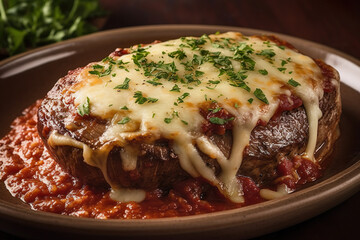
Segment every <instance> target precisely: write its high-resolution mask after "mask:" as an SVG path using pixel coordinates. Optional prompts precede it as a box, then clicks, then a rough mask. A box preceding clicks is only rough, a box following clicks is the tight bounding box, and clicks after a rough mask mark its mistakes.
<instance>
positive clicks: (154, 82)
mask: <svg viewBox="0 0 360 240" xmlns="http://www.w3.org/2000/svg"><path fill="white" fill-rule="evenodd" d="M146 82H147V83H150V84H151V85H154V86H158V85H163V84H162V83H161V82H158V81H153V80H148V81H146Z"/></svg>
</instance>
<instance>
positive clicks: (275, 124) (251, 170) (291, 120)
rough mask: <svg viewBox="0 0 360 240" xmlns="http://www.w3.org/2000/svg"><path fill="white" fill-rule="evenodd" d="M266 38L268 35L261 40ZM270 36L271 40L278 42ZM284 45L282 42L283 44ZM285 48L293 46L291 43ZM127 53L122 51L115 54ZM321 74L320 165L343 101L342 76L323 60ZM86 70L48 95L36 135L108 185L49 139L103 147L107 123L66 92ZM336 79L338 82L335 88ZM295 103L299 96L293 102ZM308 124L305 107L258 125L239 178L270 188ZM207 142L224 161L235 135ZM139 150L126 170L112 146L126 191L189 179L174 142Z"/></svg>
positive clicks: (301, 145)
mask: <svg viewBox="0 0 360 240" xmlns="http://www.w3.org/2000/svg"><path fill="white" fill-rule="evenodd" d="M262 38H264V37H262ZM274 39H275V38H274V37H271V38H270V37H269V40H271V41H274V42H275V43H276V41H275V40H274ZM281 44H282V45H284V42H283V41H282V42H281ZM287 46H291V45H289V44H287ZM119 52H122V54H123V53H124V52H125V53H126V51H123V50H121V51H120V50H118V51H116V52H115V53H113V55H114V54H115V55H116V54H119ZM315 62H316V64H317V65H318V66H319V67H320V69H321V70H322V73H323V86H324V95H323V97H322V99H320V103H319V104H320V109H321V111H322V117H321V119H320V120H319V125H318V137H317V144H316V153H315V156H316V159H317V161H318V162H321V160H322V159H324V158H326V157H327V156H328V155H329V154H330V153H331V149H332V145H333V144H334V141H335V140H336V138H337V135H338V133H337V125H338V123H339V119H340V113H341V103H340V96H339V88H338V87H334V86H336V84H337V85H339V74H338V73H337V71H336V70H335V69H333V68H332V67H331V66H329V65H327V64H325V63H324V62H323V61H321V60H315ZM81 70H82V68H78V69H75V70H73V71H69V72H68V75H66V76H65V77H63V78H61V79H60V80H59V81H58V82H57V83H56V84H55V86H54V87H53V89H52V90H51V91H50V92H49V93H48V94H47V96H46V97H45V99H44V100H43V102H42V105H41V107H40V108H39V111H38V131H39V135H40V136H41V138H42V139H43V141H44V143H45V145H46V147H47V148H48V149H49V151H50V153H51V154H52V156H53V157H54V158H55V160H56V161H57V162H58V163H59V164H60V165H61V166H62V167H63V168H64V169H65V170H66V171H68V172H69V173H70V174H71V175H73V176H76V177H77V178H79V179H80V180H82V181H83V182H84V183H87V184H90V185H95V186H102V187H108V185H107V182H106V181H105V178H104V176H103V173H102V172H101V171H100V169H98V168H96V167H93V166H90V165H88V164H86V163H85V162H84V159H83V150H82V149H80V148H76V147H72V146H61V145H57V146H50V145H49V144H48V139H49V136H50V134H51V133H52V132H53V131H57V132H58V133H59V134H62V135H67V136H70V137H71V138H73V139H75V140H77V141H80V142H82V143H85V144H87V145H88V146H89V147H90V148H93V149H96V148H99V147H100V143H99V138H100V137H101V136H102V134H103V133H104V131H105V130H106V128H107V126H108V125H109V121H108V120H104V119H101V118H99V117H94V116H89V115H86V116H80V115H79V114H78V112H77V108H76V106H75V105H74V99H73V98H72V97H71V96H70V95H66V94H63V93H64V92H66V91H67V90H68V89H69V88H70V87H71V86H73V85H74V84H75V83H76V82H77V76H78V74H79V73H80V72H81ZM334 81H335V82H336V84H335V85H334ZM294 99H296V96H295V98H294ZM308 135H309V124H308V119H307V114H306V111H305V109H304V106H303V105H302V103H301V102H300V106H295V107H293V109H285V110H284V109H282V110H281V109H280V110H279V111H278V112H277V113H276V114H275V115H274V116H273V117H272V118H271V119H270V121H269V122H267V123H262V122H259V123H258V125H257V126H256V127H255V128H254V129H253V131H252V132H251V136H250V142H249V145H248V146H247V147H246V148H245V151H244V153H243V161H242V165H241V167H240V169H239V171H238V173H237V174H238V176H246V177H250V178H252V179H253V181H255V183H256V184H257V185H258V186H268V185H271V183H272V182H273V181H274V179H275V178H277V177H278V173H277V166H278V163H279V162H280V161H281V160H282V159H284V158H287V159H292V158H293V157H294V156H297V155H301V154H302V153H303V152H304V151H305V148H306V144H307V141H308ZM208 138H209V139H210V141H211V142H212V143H215V145H217V146H218V148H219V149H220V150H221V151H222V152H223V154H224V155H225V156H226V157H229V156H230V152H231V148H232V141H233V140H232V139H233V137H232V131H231V129H226V131H225V132H224V133H223V134H218V133H216V132H211V133H210V134H208ZM129 144H130V145H131V144H133V146H134V147H135V148H136V149H137V152H138V161H137V166H136V168H135V169H134V170H130V171H126V170H124V169H123V167H122V158H121V156H120V153H121V151H122V148H121V147H118V146H114V147H113V148H112V150H111V151H110V153H109V155H108V160H107V174H108V177H109V179H110V180H111V182H113V183H116V184H117V185H119V186H122V187H129V188H142V189H154V188H163V189H168V188H170V187H171V186H172V185H173V184H175V183H176V182H179V181H182V180H185V179H187V178H190V177H191V176H190V175H189V174H188V173H187V172H186V171H184V170H183V169H182V167H181V166H180V163H179V158H178V156H177V155H176V153H175V151H174V150H173V148H172V141H171V140H168V139H159V140H156V141H155V142H146V141H144V142H134V143H129ZM199 152H200V154H201V157H202V158H203V160H204V162H205V163H206V165H207V166H208V167H210V168H212V169H213V170H214V171H215V173H216V174H219V173H220V171H221V169H220V166H219V164H218V163H217V160H216V159H212V158H210V157H209V156H208V155H206V154H204V153H201V151H199Z"/></svg>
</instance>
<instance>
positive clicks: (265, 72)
mask: <svg viewBox="0 0 360 240" xmlns="http://www.w3.org/2000/svg"><path fill="white" fill-rule="evenodd" d="M259 73H260V74H262V75H268V71H266V69H260V70H259Z"/></svg>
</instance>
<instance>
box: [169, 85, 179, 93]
mask: <svg viewBox="0 0 360 240" xmlns="http://www.w3.org/2000/svg"><path fill="white" fill-rule="evenodd" d="M170 91H171V92H180V88H179V86H178V85H177V84H175V85H174V86H173V87H172V89H171V90H170Z"/></svg>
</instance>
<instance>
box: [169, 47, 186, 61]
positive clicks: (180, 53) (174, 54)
mask: <svg viewBox="0 0 360 240" xmlns="http://www.w3.org/2000/svg"><path fill="white" fill-rule="evenodd" d="M168 56H169V57H171V58H178V59H179V60H182V59H184V58H186V54H185V52H184V51H183V50H181V49H178V50H177V51H174V52H171V53H169V54H168Z"/></svg>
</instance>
